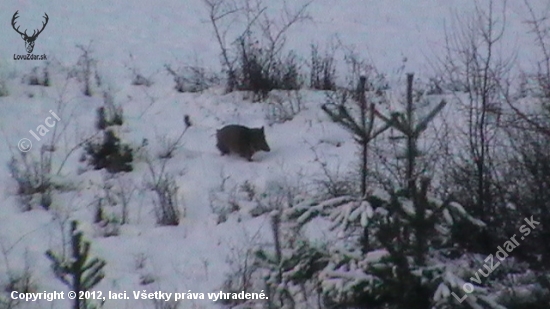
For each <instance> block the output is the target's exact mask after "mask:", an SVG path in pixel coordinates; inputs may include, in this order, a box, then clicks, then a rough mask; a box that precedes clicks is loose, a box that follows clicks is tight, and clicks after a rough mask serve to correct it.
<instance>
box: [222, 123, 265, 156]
mask: <svg viewBox="0 0 550 309" xmlns="http://www.w3.org/2000/svg"><path fill="white" fill-rule="evenodd" d="M216 139H217V140H218V142H217V144H216V147H218V149H219V150H220V152H221V153H222V156H223V155H226V154H229V153H236V154H238V155H240V156H241V157H243V158H246V159H247V160H248V161H252V155H254V153H256V152H258V151H260V150H263V151H267V152H269V151H270V150H271V149H270V148H269V146H268V145H267V142H266V140H265V134H264V127H261V128H247V127H245V126H241V125H236V124H232V125H227V126H225V127H223V128H221V129H220V130H217V131H216Z"/></svg>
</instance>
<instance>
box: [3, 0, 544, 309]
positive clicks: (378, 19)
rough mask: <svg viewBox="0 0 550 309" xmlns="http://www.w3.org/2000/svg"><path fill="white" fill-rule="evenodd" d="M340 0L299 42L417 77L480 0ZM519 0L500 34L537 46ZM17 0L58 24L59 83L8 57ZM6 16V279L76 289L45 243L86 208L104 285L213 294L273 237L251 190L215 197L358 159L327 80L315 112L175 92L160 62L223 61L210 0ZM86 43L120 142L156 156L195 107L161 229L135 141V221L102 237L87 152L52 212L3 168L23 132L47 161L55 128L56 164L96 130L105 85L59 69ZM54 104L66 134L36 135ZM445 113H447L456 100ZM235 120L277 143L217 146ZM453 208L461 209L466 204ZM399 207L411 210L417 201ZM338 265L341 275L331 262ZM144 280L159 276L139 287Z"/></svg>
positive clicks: (316, 10) (174, 165) (235, 96)
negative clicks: (89, 88) (273, 112)
mask: <svg viewBox="0 0 550 309" xmlns="http://www.w3.org/2000/svg"><path fill="white" fill-rule="evenodd" d="M273 2H276V3H280V1H279V2H277V1H273ZM334 3H335V2H334V1H329V0H317V1H314V2H312V4H311V6H310V13H311V15H312V17H313V20H312V21H311V22H306V23H305V24H302V25H298V26H297V27H296V28H293V29H291V30H290V31H289V38H288V47H289V48H293V49H295V50H296V51H297V53H298V54H299V55H302V57H305V58H307V55H309V45H310V44H311V43H319V44H320V46H323V45H324V44H328V42H331V41H333V40H335V37H337V39H339V40H341V41H342V42H343V43H344V44H345V45H347V46H353V47H354V48H355V50H356V51H357V52H358V53H360V54H361V56H362V57H364V58H366V59H368V60H370V61H372V62H373V63H374V64H375V65H376V67H377V69H378V70H379V71H380V72H384V73H387V74H389V78H390V79H391V80H392V81H393V82H396V81H398V80H400V79H402V78H403V76H402V75H403V74H402V70H401V69H400V66H401V65H404V66H405V69H406V70H407V71H411V72H415V73H417V74H418V76H427V75H429V74H430V73H431V67H430V65H429V64H430V62H431V61H433V60H434V57H435V56H437V55H438V53H440V52H442V50H443V47H444V41H443V35H444V27H445V26H446V25H448V23H447V21H448V20H450V18H451V12H452V11H453V10H459V11H461V12H465V11H467V10H469V9H471V7H472V6H471V3H469V4H468V5H465V4H464V1H463V0H452V1H438V2H437V3H436V2H434V1H428V0H418V1H398V0H393V1H364V0H342V1H339V2H338V5H335V4H334ZM510 6H511V8H510V10H509V16H508V17H509V20H508V21H509V23H510V26H509V27H510V35H509V36H507V37H506V39H505V42H504V43H503V45H504V46H507V44H509V46H517V47H518V48H519V50H518V54H519V55H524V54H529V55H531V54H532V53H534V52H532V51H531V50H530V49H522V48H520V47H525V46H531V43H530V42H531V41H530V38H528V37H527V36H524V35H523V33H525V28H524V25H522V24H521V19H520V16H524V15H522V14H523V13H524V12H522V11H521V10H520V6H519V4H515V3H512V4H510ZM16 10H19V15H20V18H19V19H18V20H17V22H18V24H20V25H25V26H22V28H24V27H28V28H29V29H32V28H33V27H34V26H31V25H36V27H37V26H39V25H40V23H41V22H42V15H43V13H44V12H47V14H48V15H49V18H50V20H49V23H48V25H47V27H46V28H45V30H44V32H43V33H42V34H41V35H40V36H39V37H38V39H37V41H36V45H35V50H34V52H33V53H35V54H43V53H45V54H46V55H47V56H48V59H49V60H50V61H51V67H52V72H54V73H55V74H54V75H53V76H52V79H53V85H52V86H51V87H39V86H29V85H27V84H26V83H22V82H21V80H22V79H23V77H24V76H25V75H26V74H29V73H30V72H31V70H32V68H33V67H34V66H42V65H43V62H40V61H14V60H13V55H14V54H23V52H24V42H23V41H22V40H21V38H20V36H19V35H17V34H16V33H15V32H14V31H13V29H10V26H9V25H8V22H7V21H10V20H11V17H12V15H13V13H14V12H15V11H16ZM0 20H2V21H4V22H3V24H2V31H0V42H2V44H0V80H5V79H7V84H8V89H9V92H10V93H9V96H6V97H0V108H1V110H2V112H1V113H0V131H1V134H2V137H3V140H4V145H3V147H1V148H0V185H1V187H2V188H3V190H2V191H1V192H0V195H1V200H2V203H1V204H0V246H1V247H0V248H1V249H2V258H0V286H4V284H6V283H7V281H8V280H9V278H8V273H10V274H20V273H21V272H22V271H23V270H24V269H25V268H26V267H28V268H29V270H30V272H31V273H32V278H33V280H34V281H33V282H34V284H35V288H36V291H43V290H45V291H68V288H67V287H65V286H63V285H62V284H61V283H60V282H59V281H58V280H56V278H55V277H54V275H53V272H52V271H51V268H50V263H49V261H48V260H47V259H46V258H45V255H44V252H45V251H46V250H48V249H52V250H55V251H61V250H63V248H64V246H63V243H62V240H63V239H64V238H63V236H62V235H64V233H66V231H63V230H62V229H63V226H65V228H66V229H67V228H68V227H67V225H66V223H67V222H68V220H69V219H77V220H79V222H80V229H81V230H82V231H83V232H84V237H85V239H87V240H89V241H91V253H92V255H93V256H96V257H99V258H101V259H104V260H105V261H106V262H107V266H106V268H105V273H106V277H105V279H103V280H102V281H101V282H100V283H99V284H98V285H97V286H96V287H95V290H101V291H104V292H106V291H109V290H110V291H128V294H129V296H130V298H133V297H132V296H131V291H143V290H147V291H149V292H151V291H157V290H159V291H162V292H176V291H177V292H187V291H188V290H191V291H192V292H195V293H199V292H201V293H208V292H217V291H219V290H220V288H221V286H222V284H223V282H224V280H225V278H226V277H225V276H226V274H228V273H229V272H231V271H233V269H232V268H231V265H230V263H228V262H227V259H228V257H229V256H230V255H231V254H233V253H234V252H236V251H238V252H242V250H243V248H250V247H252V246H253V245H254V244H258V243H265V242H266V241H270V239H271V229H270V224H269V220H268V217H267V216H265V217H264V216H260V217H253V216H251V215H249V213H248V210H249V209H250V208H251V206H250V205H248V207H246V206H247V204H245V203H244V202H243V203H242V205H244V206H245V207H243V209H241V211H239V212H238V213H233V214H230V215H229V216H228V218H227V221H225V222H223V223H220V224H217V217H216V215H215V214H213V213H212V209H211V207H210V205H211V200H210V197H211V196H212V194H213V193H214V194H216V193H218V194H220V195H222V196H227V195H228V194H230V192H231V191H232V190H234V189H235V188H238V187H239V186H240V185H242V184H243V183H245V182H247V181H248V182H250V183H251V184H253V186H254V188H255V190H256V193H257V194H262V193H265V192H269V191H270V190H273V184H277V183H281V182H282V183H285V182H288V180H289V179H290V180H291V181H295V182H296V183H299V182H300V181H301V182H304V183H305V184H307V185H310V183H307V182H308V181H309V180H311V179H315V178H316V177H319V175H322V170H321V165H320V164H319V162H317V161H316V157H317V156H319V157H321V158H323V160H327V167H328V168H329V169H331V168H334V167H337V166H341V165H342V166H343V167H344V168H345V169H349V168H352V167H353V166H354V165H353V164H355V163H354V162H355V161H354V159H355V154H356V150H357V149H356V146H355V144H354V142H353V140H352V138H351V136H350V135H349V133H347V132H346V131H345V130H343V129H342V128H341V127H339V126H337V125H335V124H333V123H331V122H330V121H329V119H328V118H327V117H326V116H325V115H324V114H323V112H322V111H321V109H320V105H321V104H322V103H324V101H325V99H324V95H323V94H322V93H318V92H314V91H308V90H304V91H303V92H302V93H303V96H304V104H305V106H306V109H305V110H304V111H302V112H301V113H300V114H299V115H297V116H296V117H295V118H294V119H293V120H292V121H289V122H286V123H283V124H273V125H269V122H268V119H266V114H267V110H266V107H265V105H263V104H253V103H250V102H248V101H245V100H243V99H242V94H241V93H232V94H227V95H224V94H222V93H223V89H222V88H223V87H221V86H219V87H213V88H211V89H208V90H206V91H205V92H203V93H183V94H182V93H177V92H176V91H175V90H174V89H173V80H172V78H171V77H170V76H168V75H167V74H166V73H165V70H164V68H163V66H164V65H165V64H172V65H177V64H197V63H198V64H200V65H204V66H205V67H207V68H208V70H209V71H211V72H219V69H220V65H219V50H218V47H217V45H216V43H215V41H214V37H213V34H212V31H211V28H210V24H208V22H207V14H206V10H205V8H204V6H202V4H201V1H200V0H186V1H178V0H163V1H160V2H158V1H157V2H153V1H133V2H132V3H131V4H129V3H127V2H122V1H118V2H117V1H109V2H106V1H103V2H98V1H93V2H92V1H87V2H85V1H70V2H67V1H61V0H50V1H38V2H37V1H28V0H18V1H15V0H6V1H3V3H2V10H0ZM76 45H83V46H88V45H89V46H91V49H92V51H93V57H94V58H95V59H96V60H98V61H99V62H98V71H99V73H100V74H101V77H102V78H103V80H104V86H103V87H104V88H105V89H106V88H110V89H111V90H110V91H111V92H112V93H113V95H114V99H115V102H116V103H117V104H120V105H121V106H122V107H123V110H124V119H125V123H124V125H123V126H122V127H121V128H120V135H121V136H122V140H123V142H125V143H129V144H130V145H132V146H133V147H139V146H140V145H142V142H143V141H144V140H147V142H148V146H147V147H146V148H147V149H148V151H149V152H150V154H151V155H153V156H154V155H156V154H158V153H160V152H161V151H162V150H163V148H164V146H165V145H166V144H167V143H168V141H170V140H171V141H173V140H175V139H176V138H177V137H178V136H179V135H180V133H181V131H182V130H183V129H184V124H183V116H184V115H186V114H187V115H189V116H190V119H191V121H192V123H193V125H192V126H191V127H190V128H189V130H188V131H187V132H186V134H185V135H184V137H183V139H182V145H181V147H179V148H178V149H177V151H176V152H175V156H174V158H172V159H171V160H170V161H169V162H168V164H167V170H168V171H169V172H170V174H171V175H172V176H173V177H175V179H176V181H177V184H178V186H179V188H180V191H179V194H180V197H181V200H182V205H183V206H184V209H182V211H183V213H184V216H183V217H182V218H181V221H180V224H179V225H178V226H174V227H159V226H156V224H155V219H154V213H153V212H152V200H153V198H154V196H153V195H152V194H151V192H147V191H146V190H144V189H143V187H144V183H146V182H147V181H148V180H149V179H150V175H149V170H148V167H147V164H146V163H145V159H144V157H142V156H140V155H139V153H137V154H136V156H135V160H134V171H133V172H131V173H129V174H127V175H125V176H124V177H126V178H127V179H126V180H123V181H124V182H131V183H133V184H134V185H135V186H136V188H138V189H137V190H136V192H135V193H134V196H133V199H132V201H131V203H130V207H129V215H130V218H129V222H130V224H128V225H124V226H122V227H121V230H120V235H119V236H115V237H107V238H104V237H101V235H100V234H101V231H98V230H97V228H96V227H95V226H94V225H93V224H92V219H93V213H94V201H95V200H96V199H97V198H98V197H101V196H103V197H105V196H104V194H105V192H104V191H103V190H102V188H101V186H102V185H103V183H104V177H105V175H104V173H103V172H99V171H93V170H89V168H86V166H85V164H83V163H81V162H79V161H78V158H79V157H80V154H81V153H82V150H78V151H76V152H75V153H72V154H71V155H69V156H68V159H67V161H66V162H65V163H64V165H63V168H62V169H60V172H59V175H57V176H56V177H59V178H61V179H63V181H64V182H66V183H67V184H70V185H71V186H73V187H74V188H76V190H67V191H64V192H59V193H58V194H56V195H54V201H53V203H52V208H51V210H49V211H46V210H44V209H41V208H40V207H38V208H36V209H33V210H31V211H27V212H21V211H20V209H19V206H18V205H19V204H18V201H17V197H16V195H15V192H16V185H15V182H14V181H13V179H12V178H11V176H10V175H9V171H8V169H7V163H8V162H9V160H10V158H11V157H12V156H16V157H19V153H18V150H17V148H16V145H17V142H18V141H19V140H20V139H22V138H28V139H30V140H31V141H32V143H33V148H32V149H31V150H30V152H29V153H28V155H27V156H28V157H33V158H35V159H36V158H38V157H39V156H40V147H41V146H43V145H45V144H46V142H47V141H49V140H50V139H51V138H53V137H54V136H56V138H58V141H57V143H58V145H59V148H58V149H57V150H56V152H55V154H54V159H53V166H54V168H53V171H57V170H58V168H59V167H60V166H61V164H62V163H63V161H64V159H65V157H66V156H67V155H68V154H70V151H71V148H72V147H73V146H74V145H75V144H76V143H78V142H79V141H81V139H82V138H84V137H86V136H89V135H90V134H92V133H93V132H94V122H95V115H96V113H95V110H96V108H98V107H99V106H101V105H102V102H103V99H102V97H101V95H100V93H99V89H96V94H95V95H94V96H92V97H85V96H83V95H82V92H81V88H80V87H81V85H80V84H79V83H77V82H75V81H74V80H72V81H71V82H70V83H68V84H67V85H65V79H64V76H65V74H67V73H68V70H69V69H70V68H72V67H74V64H75V63H76V62H77V59H78V57H79V55H80V51H79V49H78V48H76ZM130 54H131V55H132V58H133V59H131V58H130ZM531 56H532V55H531ZM405 59H406V60H405ZM129 66H136V67H137V68H138V69H139V70H140V71H141V72H142V73H143V75H144V76H152V79H153V81H154V84H153V85H152V86H151V87H149V88H145V87H140V86H132V85H131V84H130V81H131V77H132V75H131V73H130V71H129V69H128V67H129ZM338 66H339V68H340V69H342V67H343V66H344V64H343V61H339V63H338ZM399 91H401V89H400V90H399ZM60 101H61V102H63V103H65V104H66V105H64V106H65V108H64V109H61V108H60V107H61V106H62V105H59V103H60ZM50 110H52V111H54V112H55V113H57V114H58V115H59V116H60V118H61V121H60V122H58V123H57V125H56V129H57V130H58V131H57V133H55V132H54V131H53V130H52V131H50V132H48V133H47V135H45V137H44V138H43V140H41V141H35V140H34V139H33V137H32V136H31V135H30V134H29V130H35V129H36V127H37V126H38V125H41V124H43V123H44V120H45V118H46V117H48V116H49V115H50V113H49V111H50ZM448 113H451V114H452V110H451V111H448ZM231 123H238V124H242V125H246V126H250V127H259V126H265V130H266V136H267V142H268V143H269V145H270V147H271V149H272V150H271V152H265V153H262V152H260V153H257V154H256V155H255V156H254V159H255V162H252V163H250V162H246V161H245V160H243V159H241V158H238V157H236V156H224V157H222V156H220V154H219V153H218V151H217V149H216V148H215V137H214V135H215V132H216V129H218V128H220V127H221V126H223V125H226V124H231ZM55 134H58V135H55ZM312 148H314V149H315V152H314V151H312ZM77 171H81V172H80V173H78V172H77ZM222 187H224V188H222ZM222 193H223V194H222ZM224 194H225V195H224ZM381 194H382V193H381ZM345 199H346V197H344V198H340V199H338V200H336V201H331V202H332V203H337V202H341V201H342V200H345ZM348 199H349V198H348ZM305 205H307V207H308V210H307V211H306V212H305V213H304V214H303V215H302V216H301V217H300V219H299V221H300V222H302V221H306V220H308V219H309V218H308V216H311V214H312V213H313V212H315V211H318V212H322V211H323V209H324V208H325V207H328V206H330V204H328V203H325V204H321V205H315V206H311V203H309V204H308V203H305ZM352 206H353V207H352ZM403 206H404V207H405V206H407V204H406V203H403ZM451 206H452V207H453V208H454V209H455V210H456V211H458V212H464V209H463V208H462V207H461V206H460V205H458V204H456V205H455V204H452V205H451ZM348 210H349V211H348V213H346V216H345V218H343V219H342V220H343V221H353V220H359V221H360V223H361V224H362V225H363V226H365V225H367V223H368V219H370V218H371V217H372V215H373V212H384V211H385V210H384V209H376V210H374V211H373V210H372V208H371V206H370V205H369V204H367V203H365V204H361V205H353V202H350V203H349V209H348ZM404 210H405V211H406V212H407V213H409V214H411V215H412V214H414V212H413V209H412V208H411V207H406V208H404ZM444 214H445V218H446V219H447V220H448V221H449V223H450V222H452V220H453V219H452V217H451V214H449V213H447V212H446V211H445V212H444ZM359 215H360V216H359ZM472 220H473V221H474V222H475V223H476V224H478V225H480V226H483V225H484V224H483V222H480V221H475V219H473V218H472ZM322 224H323V223H319V225H318V226H322ZM325 224H326V222H325ZM315 225H317V224H314V226H315ZM325 230H326V229H325ZM310 233H313V234H314V235H313V237H315V236H316V237H317V238H319V239H323V237H325V235H324V234H322V233H323V229H321V228H319V229H315V228H313V229H310ZM315 234H316V235H315ZM65 237H66V236H65ZM65 249H67V248H65ZM385 254H387V252H382V251H377V252H370V253H369V254H368V255H367V260H369V261H372V262H373V263H374V262H376V261H378V260H379V259H380V258H382V257H383V256H384V255H385ZM237 258H242V257H237ZM332 275H342V274H339V273H336V272H335V273H332ZM365 276H367V275H366V274H364V273H362V272H360V271H357V272H356V277H355V278H356V279H358V280H359V279H361V280H365V279H368V280H372V279H373V278H370V277H369V278H365ZM145 277H150V278H151V279H152V280H153V281H154V282H153V283H151V284H148V285H142V284H140V281H142V279H143V278H145ZM457 279H458V278H457V277H453V276H452V275H450V274H448V276H447V280H448V281H449V283H450V286H451V287H455V288H456V287H457V284H459V285H460V284H462V283H463V282H455V281H456V280H457ZM252 292H259V291H252ZM436 294H437V297H445V296H448V294H449V289H448V288H447V286H445V285H444V284H442V285H441V286H440V289H438V293H436ZM41 306H45V304H44V303H43V302H37V303H24V304H23V305H22V308H42V307H41ZM130 307H134V308H151V307H152V303H150V302H147V301H143V300H133V299H130V300H128V301H121V300H111V301H107V303H106V304H105V306H104V308H106V309H110V308H130ZM183 307H184V308H217V304H216V303H213V302H212V301H208V300H190V301H186V303H185V304H184V306H183ZM55 308H60V309H61V308H69V302H68V301H67V300H65V301H56V303H55Z"/></svg>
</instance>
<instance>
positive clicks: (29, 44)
mask: <svg viewBox="0 0 550 309" xmlns="http://www.w3.org/2000/svg"><path fill="white" fill-rule="evenodd" d="M18 12H19V11H16V12H15V14H13V18H12V19H11V26H12V27H13V30H15V31H16V32H17V33H19V34H20V35H21V38H22V39H23V40H25V48H26V49H27V53H29V54H30V53H32V50H33V49H34V41H35V40H36V38H37V37H38V35H39V34H40V33H42V31H43V30H44V28H46V25H47V24H48V19H49V18H48V14H46V13H44V15H45V16H43V17H44V19H46V22H42V29H40V30H38V29H36V30H34V31H33V33H32V35H31V36H28V35H27V30H25V32H21V31H19V27H17V28H15V20H16V19H17V18H19V16H17V13H18ZM36 31H38V32H36Z"/></svg>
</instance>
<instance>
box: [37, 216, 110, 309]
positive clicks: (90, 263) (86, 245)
mask: <svg viewBox="0 0 550 309" xmlns="http://www.w3.org/2000/svg"><path fill="white" fill-rule="evenodd" d="M46 256H47V257H48V259H50V261H51V262H52V269H53V271H54V274H55V276H56V277H57V279H59V280H60V281H61V282H63V283H64V284H65V285H66V286H68V287H69V288H70V289H71V291H74V292H75V293H76V296H77V297H76V298H75V299H74V300H73V306H72V309H88V308H89V307H88V304H87V302H86V299H80V297H79V295H80V294H79V293H80V292H82V291H89V290H91V289H92V288H93V287H94V286H96V285H97V284H98V283H99V282H100V281H101V280H103V278H104V277H105V273H104V272H103V268H104V267H105V265H106V262H105V261H104V260H102V259H99V258H90V242H88V241H85V240H83V239H82V232H81V231H77V221H72V222H71V257H70V259H69V260H67V259H66V257H64V256H61V255H60V254H58V253H55V252H53V251H52V250H48V251H46Z"/></svg>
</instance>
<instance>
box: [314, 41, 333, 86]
mask: <svg viewBox="0 0 550 309" xmlns="http://www.w3.org/2000/svg"><path fill="white" fill-rule="evenodd" d="M335 52H336V49H335V48H334V47H333V48H332V49H331V50H325V52H324V53H323V54H320V52H319V46H318V45H316V44H312V45H311V60H310V61H311V69H310V75H309V86H310V87H311V88H312V89H316V90H330V91H333V90H336V60H335V59H334V54H335Z"/></svg>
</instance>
